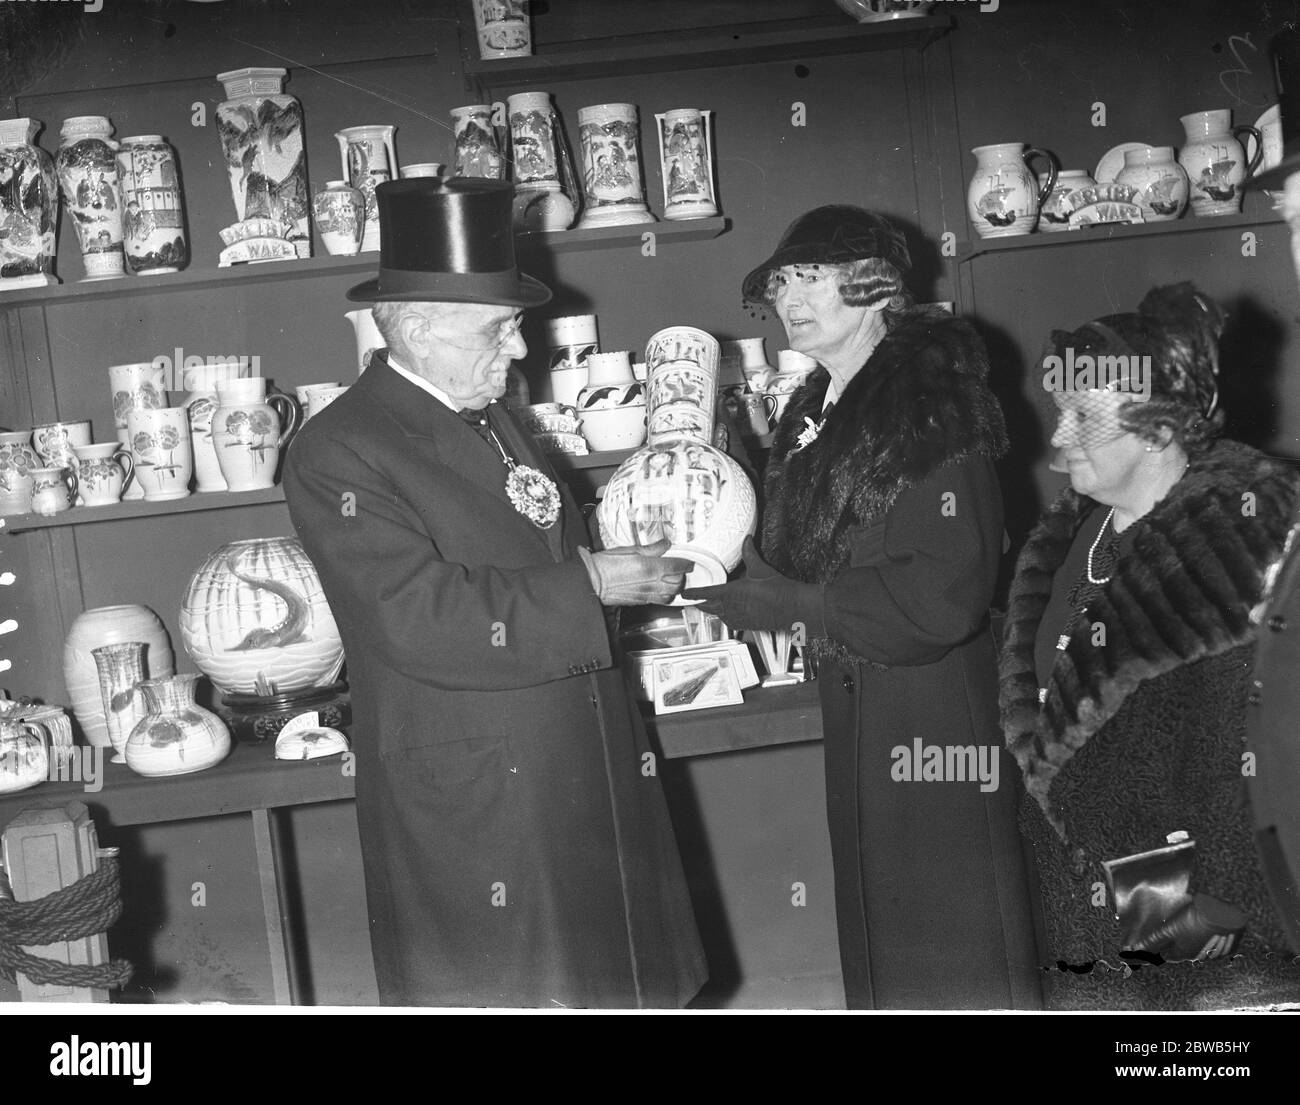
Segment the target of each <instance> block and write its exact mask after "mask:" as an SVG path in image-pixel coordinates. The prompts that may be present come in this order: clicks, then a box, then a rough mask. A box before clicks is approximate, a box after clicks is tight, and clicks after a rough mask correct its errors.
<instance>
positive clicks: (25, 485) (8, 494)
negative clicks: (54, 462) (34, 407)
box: [0, 430, 42, 514]
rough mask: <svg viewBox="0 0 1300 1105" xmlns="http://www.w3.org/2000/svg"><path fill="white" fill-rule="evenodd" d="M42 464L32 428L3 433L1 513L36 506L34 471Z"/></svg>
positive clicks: (0, 445) (0, 440)
mask: <svg viewBox="0 0 1300 1105" xmlns="http://www.w3.org/2000/svg"><path fill="white" fill-rule="evenodd" d="M40 467H42V465H41V461H40V458H39V457H37V455H36V450H35V449H33V448H32V434H31V431H30V430H8V431H5V432H4V433H0V514H26V513H27V511H29V510H30V509H31V506H32V484H33V480H32V472H33V471H35V470H36V469H37V468H40Z"/></svg>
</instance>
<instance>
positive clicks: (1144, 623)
mask: <svg viewBox="0 0 1300 1105" xmlns="http://www.w3.org/2000/svg"><path fill="white" fill-rule="evenodd" d="M1296 499H1297V477H1296V476H1295V475H1294V474H1293V473H1292V472H1290V471H1289V470H1288V469H1287V468H1286V467H1285V466H1284V465H1282V464H1279V463H1276V462H1273V461H1270V460H1269V459H1268V458H1267V457H1265V456H1263V455H1262V454H1260V453H1258V452H1256V451H1255V450H1253V449H1250V448H1248V447H1246V446H1244V445H1240V444H1238V443H1236V442H1231V441H1221V442H1218V443H1217V444H1215V445H1214V446H1212V447H1211V448H1210V449H1209V450H1207V451H1206V452H1205V453H1204V454H1203V455H1202V456H1200V457H1198V458H1196V459H1195V460H1193V461H1192V463H1191V465H1190V467H1189V468H1188V470H1187V472H1186V473H1185V474H1184V475H1183V477H1182V479H1180V480H1179V481H1178V483H1176V484H1175V485H1174V486H1173V488H1172V489H1171V490H1170V492H1169V494H1168V495H1166V496H1165V498H1163V499H1162V500H1161V501H1160V502H1158V503H1157V504H1156V505H1155V507H1153V508H1152V510H1151V511H1150V512H1149V513H1148V514H1146V515H1145V516H1144V517H1142V518H1140V519H1139V520H1138V521H1136V522H1134V523H1133V529H1134V533H1133V541H1132V543H1131V545H1130V549H1131V552H1130V553H1129V555H1127V556H1125V557H1124V558H1123V559H1122V560H1121V561H1120V562H1119V564H1118V565H1117V567H1116V569H1115V572H1114V574H1113V575H1112V577H1111V579H1110V582H1109V583H1107V584H1106V585H1105V586H1104V588H1103V590H1102V594H1101V597H1100V598H1099V599H1098V600H1097V602H1095V603H1094V604H1093V605H1092V606H1091V607H1090V608H1089V615H1088V619H1087V621H1081V622H1080V623H1079V624H1078V625H1076V626H1075V628H1074V630H1073V633H1072V636H1071V638H1070V642H1069V645H1068V647H1067V648H1066V649H1065V651H1064V652H1063V653H1060V654H1058V655H1057V657H1056V663H1055V665H1054V667H1053V668H1052V673H1051V677H1050V679H1049V682H1048V686H1047V696H1046V699H1045V701H1044V702H1043V703H1042V705H1041V707H1040V705H1039V701H1038V680H1037V678H1036V675H1035V671H1034V641H1035V638H1036V636H1037V633H1038V627H1039V623H1040V622H1041V620H1042V617H1043V613H1044V610H1045V608H1046V606H1047V603H1048V600H1049V599H1050V597H1051V590H1052V580H1053V577H1054V576H1055V574H1056V571H1057V569H1058V568H1059V567H1060V566H1061V563H1062V562H1063V561H1064V560H1065V557H1066V555H1067V553H1068V551H1069V549H1070V545H1071V543H1072V542H1073V540H1074V537H1075V534H1076V533H1077V532H1078V529H1079V527H1080V525H1081V524H1082V522H1083V519H1084V518H1085V517H1086V515H1087V514H1088V513H1089V512H1090V511H1091V510H1093V509H1099V507H1098V504H1097V503H1095V502H1094V500H1092V499H1090V498H1088V497H1086V496H1083V495H1079V494H1077V493H1076V492H1075V491H1073V490H1071V489H1067V490H1066V491H1065V492H1064V493H1063V494H1062V495H1061V496H1060V497H1059V498H1058V499H1057V500H1056V502H1055V503H1053V504H1052V505H1051V507H1049V508H1048V510H1047V512H1046V513H1045V514H1044V516H1043V519H1042V521H1041V522H1040V523H1039V524H1038V526H1037V527H1036V528H1035V530H1034V531H1033V533H1032V534H1030V537H1029V540H1028V541H1027V543H1026V544H1025V547H1024V549H1023V551H1022V552H1021V554H1020V559H1019V562H1018V563H1017V565H1016V574H1015V579H1014V581H1013V583H1012V586H1011V595H1010V601H1009V603H1008V610H1007V620H1006V629H1005V636H1004V641H1003V648H1002V660H1001V675H1000V679H1001V689H1000V696H999V697H1000V706H1001V713H1002V725H1003V730H1004V732H1005V735H1006V742H1007V747H1008V748H1009V749H1010V751H1011V752H1012V754H1013V755H1014V756H1015V757H1016V760H1017V762H1018V763H1019V764H1020V769H1021V772H1022V773H1023V775H1024V778H1025V785H1026V788H1027V789H1028V791H1029V793H1030V794H1032V795H1033V796H1034V798H1035V799H1036V800H1037V801H1038V803H1039V805H1040V806H1041V807H1042V809H1043V812H1044V814H1045V815H1046V816H1047V819H1048V821H1049V822H1051V824H1052V825H1053V827H1054V828H1055V829H1056V831H1057V833H1058V834H1060V835H1061V837H1062V839H1064V835H1065V834H1064V828H1063V826H1062V823H1061V820H1060V817H1059V814H1058V813H1057V811H1056V810H1055V809H1054V808H1053V804H1052V802H1051V799H1050V797H1049V792H1050V790H1051V786H1052V781H1053V780H1054V779H1055V777H1056V776H1057V774H1058V773H1059V772H1060V771H1061V770H1062V768H1063V767H1064V766H1065V764H1066V763H1067V762H1068V761H1069V760H1070V758H1071V757H1072V756H1073V755H1074V754H1075V752H1077V751H1078V750H1079V749H1080V748H1081V747H1082V746H1083V745H1084V744H1085V743H1086V742H1087V741H1088V739H1089V738H1090V737H1091V736H1092V735H1093V734H1094V733H1096V732H1097V731H1098V730H1099V729H1101V728H1102V726H1104V725H1105V724H1106V723H1107V722H1108V721H1110V720H1111V719H1112V718H1113V717H1114V716H1115V714H1116V713H1117V711H1119V709H1120V708H1121V707H1122V706H1123V705H1124V703H1125V700H1126V699H1127V698H1128V696H1129V695H1131V694H1132V693H1133V692H1134V691H1135V690H1137V689H1138V687H1139V686H1141V685H1142V684H1143V683H1145V682H1147V681H1148V680H1151V679H1155V678H1157V677H1158V676H1160V675H1163V674H1165V673H1167V672H1170V671H1172V670H1174V669H1175V668H1178V667H1180V666H1181V665H1184V664H1190V663H1193V662H1195V661H1198V660H1202V659H1205V658H1207V657H1212V656H1218V655H1221V654H1222V653H1225V652H1227V651H1229V650H1230V649H1233V648H1236V647H1238V646H1240V645H1243V644H1249V643H1250V642H1251V641H1252V640H1253V639H1254V635H1255V625H1254V623H1253V621H1252V612H1253V611H1254V610H1255V608H1256V607H1257V605H1258V604H1259V603H1260V601H1261V599H1262V597H1263V590H1264V581H1265V578H1266V575H1267V574H1268V571H1269V569H1270V567H1272V566H1273V565H1274V564H1275V562H1276V561H1277V560H1278V558H1279V557H1280V556H1281V553H1282V548H1283V545H1284V543H1285V541H1286V537H1287V531H1288V529H1289V527H1290V525H1291V519H1292V513H1293V510H1294V508H1295V505H1296ZM1095 623H1101V624H1102V625H1103V626H1104V627H1105V641H1104V644H1094V643H1093V629H1092V625H1093V624H1095Z"/></svg>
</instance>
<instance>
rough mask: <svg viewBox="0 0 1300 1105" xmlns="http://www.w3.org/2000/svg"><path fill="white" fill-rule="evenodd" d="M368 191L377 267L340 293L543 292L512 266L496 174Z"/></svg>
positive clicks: (519, 295) (534, 296)
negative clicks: (374, 217) (373, 204)
mask: <svg viewBox="0 0 1300 1105" xmlns="http://www.w3.org/2000/svg"><path fill="white" fill-rule="evenodd" d="M375 196H376V198H377V199H378V201H379V275H378V276H377V277H376V278H375V279H374V280H367V281H366V282H365V283H364V284H358V285H357V286H356V287H355V288H351V289H349V291H348V299H351V300H353V301H356V302H361V303H377V302H382V301H385V300H405V301H420V302H424V301H428V302H446V303H500V304H502V305H503V306H507V307H539V306H541V305H542V304H543V303H545V302H546V301H547V300H549V299H550V298H551V292H550V289H549V288H547V287H546V285H545V284H543V283H542V282H541V281H539V280H534V279H533V278H532V277H531V276H527V275H525V274H524V273H521V272H520V271H519V269H518V268H517V267H516V264H515V235H514V229H513V227H512V226H511V204H512V203H513V200H514V188H512V187H511V186H510V185H509V184H506V183H505V182H504V181H500V180H480V179H478V178H477V177H452V178H450V179H448V180H439V179H436V178H432V177H415V178H413V179H411V180H392V181H388V182H386V183H384V184H381V185H379V187H378V188H376V189H375Z"/></svg>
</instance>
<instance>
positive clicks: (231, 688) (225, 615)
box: [180, 537, 343, 696]
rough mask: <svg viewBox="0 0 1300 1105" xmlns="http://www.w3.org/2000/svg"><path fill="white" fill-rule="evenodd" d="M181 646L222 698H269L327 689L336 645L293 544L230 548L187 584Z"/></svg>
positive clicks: (337, 665)
mask: <svg viewBox="0 0 1300 1105" xmlns="http://www.w3.org/2000/svg"><path fill="white" fill-rule="evenodd" d="M180 630H181V643H182V645H183V646H184V648H185V651H186V652H187V653H188V654H189V656H190V659H191V660H193V661H194V664H195V666H196V667H197V668H198V669H199V670H200V671H201V672H203V674H204V675H206V676H207V677H208V678H209V679H211V680H212V682H213V684H214V685H215V686H216V687H217V689H218V690H220V691H221V692H223V693H224V694H245V695H262V696H270V695H274V694H284V693H286V692H290V691H297V690H302V689H305V688H307V687H322V686H328V685H329V684H331V683H333V682H335V681H336V680H337V679H338V677H339V672H340V670H341V669H342V667H343V642H342V640H341V638H340V637H339V631H338V626H337V624H335V621H334V615H333V613H332V612H331V611H330V608H329V603H328V602H327V601H326V599H325V592H324V590H323V589H322V588H321V583H320V577H319V576H318V575H317V574H316V568H315V566H314V565H313V564H312V562H311V561H310V560H309V559H308V558H307V554H306V553H305V552H304V551H303V548H302V545H300V544H299V543H298V540H297V538H294V537H257V538H252V539H250V540H246V541H232V542H231V543H229V544H226V545H222V546H221V547H220V548H218V549H215V550H214V551H213V552H211V553H210V554H209V555H208V557H207V559H205V560H204V561H203V563H202V564H201V565H200V566H199V568H198V570H197V571H196V572H195V573H194V575H193V577H191V579H190V583H189V587H188V589H187V590H186V593H185V599H184V602H183V603H182V604H181V612H180Z"/></svg>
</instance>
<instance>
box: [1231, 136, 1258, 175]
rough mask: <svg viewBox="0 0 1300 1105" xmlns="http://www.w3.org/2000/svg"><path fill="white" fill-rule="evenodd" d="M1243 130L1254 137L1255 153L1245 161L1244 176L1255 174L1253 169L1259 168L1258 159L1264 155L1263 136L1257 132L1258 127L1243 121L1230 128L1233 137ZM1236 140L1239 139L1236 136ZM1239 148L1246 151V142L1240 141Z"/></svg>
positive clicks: (1243, 151)
mask: <svg viewBox="0 0 1300 1105" xmlns="http://www.w3.org/2000/svg"><path fill="white" fill-rule="evenodd" d="M1243 132H1244V133H1245V134H1249V135H1250V136H1251V137H1252V138H1253V139H1255V153H1254V155H1253V156H1252V157H1251V159H1250V160H1249V161H1248V162H1247V163H1246V176H1247V177H1252V176H1254V175H1255V170H1256V169H1257V168H1259V163H1260V160H1261V159H1262V158H1263V157H1264V136H1263V135H1262V134H1260V133H1259V131H1258V129H1256V128H1255V127H1251V126H1247V125H1246V124H1245V123H1242V124H1241V125H1240V126H1237V127H1233V128H1232V134H1233V137H1234V138H1236V137H1237V136H1238V135H1239V134H1242V133H1243ZM1238 141H1241V140H1240V139H1239V138H1238ZM1241 150H1242V153H1245V152H1246V144H1245V143H1244V142H1242V144H1241Z"/></svg>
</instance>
